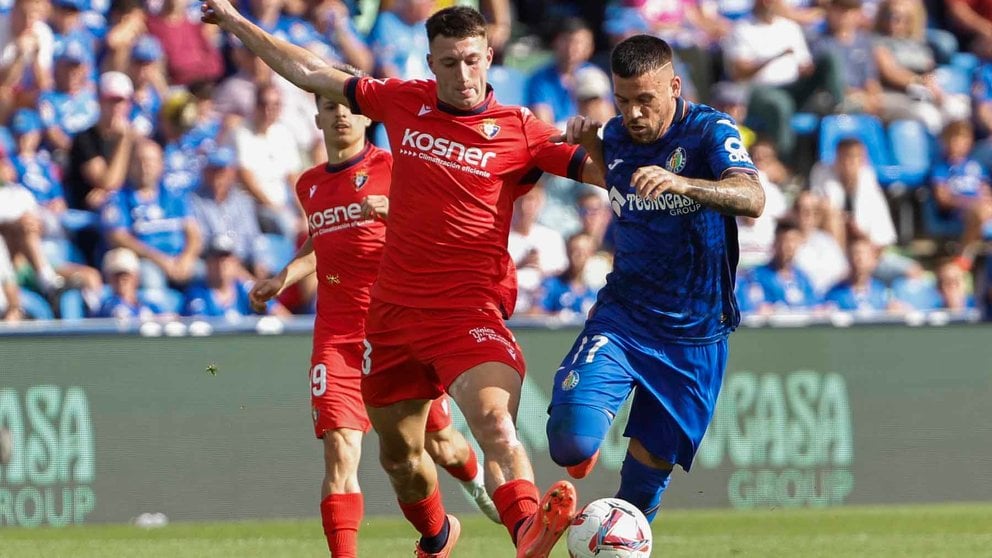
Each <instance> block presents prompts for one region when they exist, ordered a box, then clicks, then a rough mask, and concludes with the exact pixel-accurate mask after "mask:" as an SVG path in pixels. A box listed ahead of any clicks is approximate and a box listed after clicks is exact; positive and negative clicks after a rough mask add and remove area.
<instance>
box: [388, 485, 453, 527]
mask: <svg viewBox="0 0 992 558" xmlns="http://www.w3.org/2000/svg"><path fill="white" fill-rule="evenodd" d="M400 509H401V510H403V515H404V516H405V517H406V520H407V521H409V522H410V523H411V524H412V525H413V527H414V528H415V529H416V530H417V532H418V533H420V534H421V535H422V536H423V537H425V538H430V537H434V536H436V535H438V534H439V533H440V532H441V530H442V529H444V521H445V519H446V518H447V514H446V513H445V511H444V504H442V503H441V492H440V490H438V486H437V485H435V486H434V492H431V495H430V496H428V497H426V498H424V499H423V500H421V501H419V502H413V503H411V504H406V503H403V502H400Z"/></svg>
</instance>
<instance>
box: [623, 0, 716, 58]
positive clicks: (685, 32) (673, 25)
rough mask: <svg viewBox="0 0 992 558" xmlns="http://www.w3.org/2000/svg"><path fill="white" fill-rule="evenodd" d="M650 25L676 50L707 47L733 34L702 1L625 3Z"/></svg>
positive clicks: (631, 0)
mask: <svg viewBox="0 0 992 558" xmlns="http://www.w3.org/2000/svg"><path fill="white" fill-rule="evenodd" d="M623 5H624V6H628V7H631V8H634V9H636V10H637V11H638V12H639V13H640V14H641V17H643V18H644V20H645V21H646V22H647V24H648V27H649V28H650V30H651V34H652V35H655V36H656V37H660V38H662V39H664V40H665V41H667V42H668V44H670V45H672V47H673V48H675V49H679V50H683V49H687V48H699V47H707V46H709V45H710V44H711V43H714V42H716V41H719V40H720V39H721V38H723V36H725V35H726V34H728V33H729V32H730V24H729V22H728V21H727V20H725V19H724V18H722V17H716V16H717V14H716V13H714V12H713V10H710V9H709V6H708V5H705V3H704V2H700V1H698V0H679V1H678V2H671V1H669V0H624V2H623Z"/></svg>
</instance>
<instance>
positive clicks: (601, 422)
mask: <svg viewBox="0 0 992 558" xmlns="http://www.w3.org/2000/svg"><path fill="white" fill-rule="evenodd" d="M611 420H612V419H611V417H610V415H609V414H608V413H607V412H606V411H603V410H601V409H598V408H596V407H592V406H589V405H555V406H554V407H551V411H550V416H549V417H548V426H547V432H548V448H549V450H550V452H551V459H552V460H553V461H554V462H555V463H557V464H558V465H561V466H562V467H570V466H572V465H578V464H579V463H582V462H583V461H585V460H587V459H589V458H590V457H592V456H593V454H595V453H596V451H597V450H599V446H600V445H601V444H602V443H603V439H604V438H606V433H607V432H608V431H609V430H610V422H611Z"/></svg>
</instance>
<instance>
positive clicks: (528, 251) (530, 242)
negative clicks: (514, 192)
mask: <svg viewBox="0 0 992 558" xmlns="http://www.w3.org/2000/svg"><path fill="white" fill-rule="evenodd" d="M543 205H544V188H543V187H541V185H540V184H538V185H536V186H534V187H533V188H531V190H530V191H529V192H527V193H526V194H524V195H522V196H520V197H518V198H517V200H516V201H515V202H514V205H513V220H512V222H511V225H510V237H509V244H508V248H509V251H510V257H511V258H513V263H514V264H515V265H516V266H517V282H518V286H519V289H520V297H519V298H518V299H517V311H518V312H527V311H529V310H530V309H531V308H532V307H533V306H534V305H535V304H537V303H538V301H537V300H535V299H534V297H535V296H536V295H537V292H538V290H539V288H540V286H541V283H543V282H544V278H545V277H550V276H552V275H557V274H559V273H561V272H562V271H564V270H565V267H566V266H567V265H568V257H567V256H566V255H565V241H564V240H562V238H561V235H560V234H559V233H558V231H556V230H554V229H551V228H548V227H545V226H544V225H541V224H539V223H538V222H537V216H538V215H540V214H541V208H542V206H543Z"/></svg>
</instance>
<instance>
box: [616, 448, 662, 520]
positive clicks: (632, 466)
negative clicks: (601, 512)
mask: <svg viewBox="0 0 992 558" xmlns="http://www.w3.org/2000/svg"><path fill="white" fill-rule="evenodd" d="M671 475H672V470H671V469H668V470H664V469H654V468H652V467H648V466H647V465H644V464H643V463H641V462H640V461H638V460H636V459H634V458H633V457H632V456H631V455H630V454H629V453H628V454H627V457H626V458H625V459H624V460H623V468H622V469H620V490H619V491H618V492H617V498H620V499H622V500H627V501H628V502H630V503H631V504H634V505H635V506H637V509H639V510H641V512H643V513H644V517H647V518H648V521H653V520H654V516H655V515H657V514H658V508H660V507H661V495H662V493H663V492H664V491H665V488H666V487H667V486H668V481H669V479H670V478H671Z"/></svg>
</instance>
